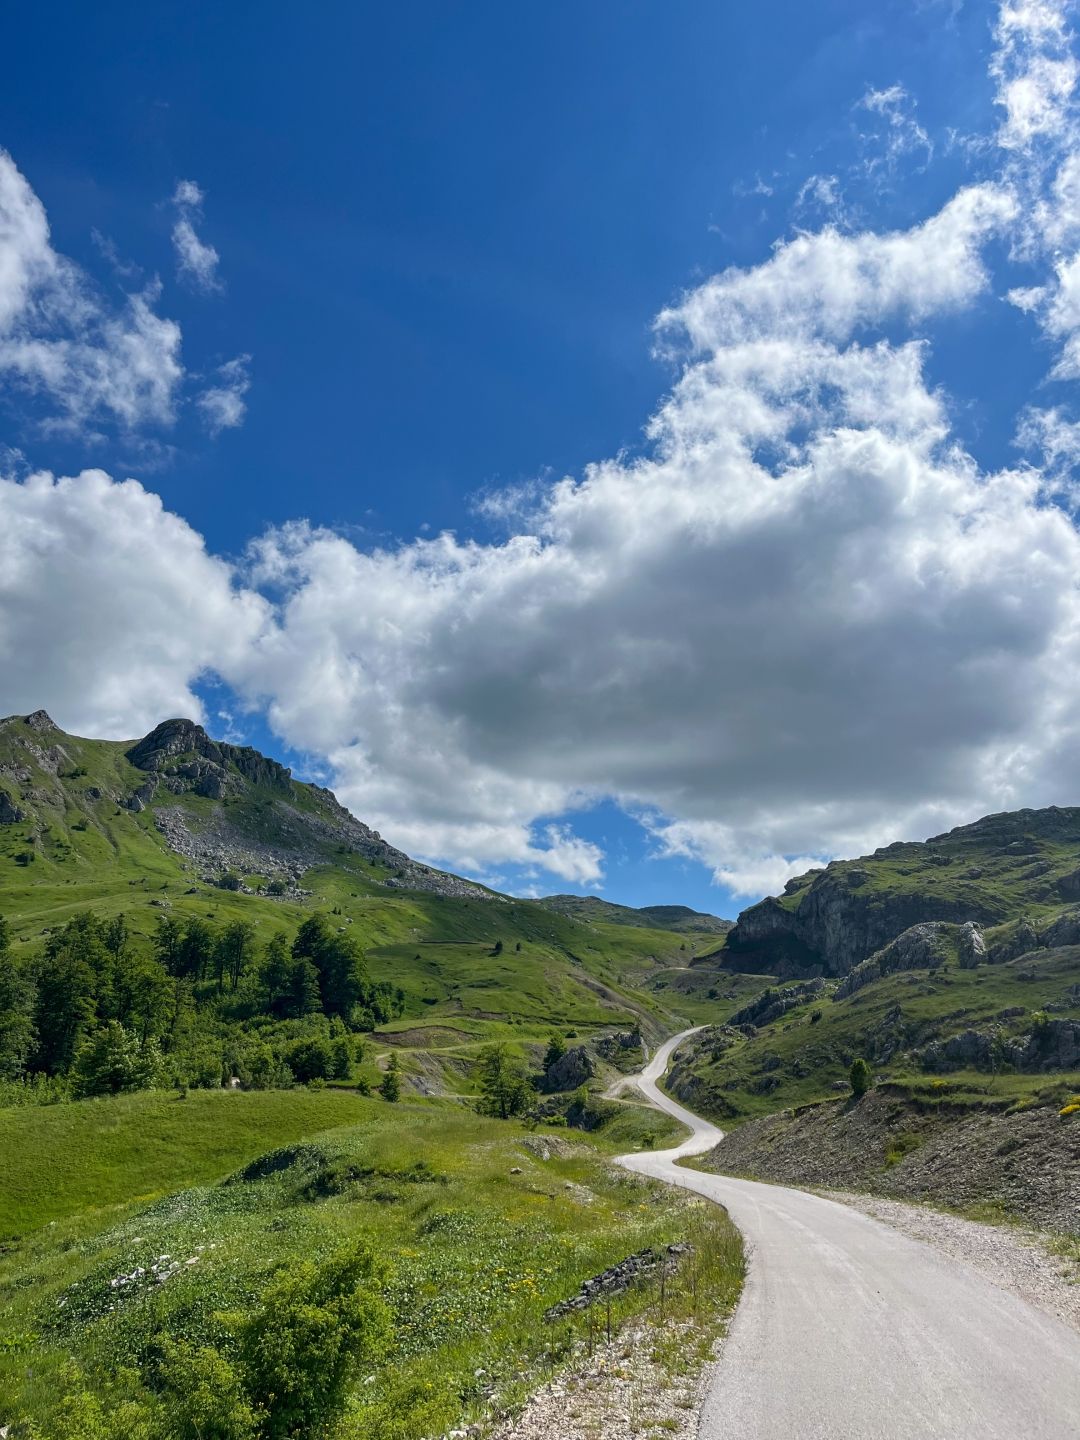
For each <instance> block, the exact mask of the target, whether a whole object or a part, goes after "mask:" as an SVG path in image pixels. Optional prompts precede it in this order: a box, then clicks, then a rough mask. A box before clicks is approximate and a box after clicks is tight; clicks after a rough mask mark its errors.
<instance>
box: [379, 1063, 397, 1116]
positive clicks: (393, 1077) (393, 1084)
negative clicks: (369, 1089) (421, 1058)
mask: <svg viewBox="0 0 1080 1440" xmlns="http://www.w3.org/2000/svg"><path fill="white" fill-rule="evenodd" d="M379 1094H380V1095H381V1096H382V1098H383V1099H384V1100H388V1101H389V1102H390V1104H391V1105H394V1104H396V1103H397V1102H398V1101H399V1100H400V1099H401V1069H400V1066H399V1065H398V1058H397V1056H396V1055H391V1056H390V1063H389V1065H387V1067H386V1074H385V1075H384V1076H383V1078H382V1084H381V1085H380V1086H379Z"/></svg>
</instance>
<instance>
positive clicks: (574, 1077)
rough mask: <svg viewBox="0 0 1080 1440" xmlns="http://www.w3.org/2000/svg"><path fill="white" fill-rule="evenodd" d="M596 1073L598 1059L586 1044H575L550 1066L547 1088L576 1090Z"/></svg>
mask: <svg viewBox="0 0 1080 1440" xmlns="http://www.w3.org/2000/svg"><path fill="white" fill-rule="evenodd" d="M595 1074H596V1061H595V1060H594V1059H593V1057H592V1056H591V1055H590V1054H589V1051H588V1049H587V1047H586V1046H584V1045H575V1046H573V1047H572V1048H571V1049H569V1050H567V1052H566V1054H565V1055H562V1056H560V1057H559V1059H558V1060H556V1061H555V1063H554V1065H551V1066H549V1068H548V1070H547V1073H546V1074H545V1076H544V1089H545V1090H549V1091H550V1090H576V1089H577V1088H578V1087H579V1086H581V1085H584V1084H585V1083H586V1082H587V1081H589V1080H591V1079H592V1077H593V1076H594V1075H595Z"/></svg>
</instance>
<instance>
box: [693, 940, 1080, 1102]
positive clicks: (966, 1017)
mask: <svg viewBox="0 0 1080 1440" xmlns="http://www.w3.org/2000/svg"><path fill="white" fill-rule="evenodd" d="M1078 974H1080V951H1078V950H1077V949H1076V948H1071V949H1061V950H1050V951H1034V952H1033V953H1031V954H1029V955H1025V956H1023V957H1022V958H1021V959H1019V960H1015V961H1010V962H1009V963H1007V964H1003V965H983V966H980V967H978V968H977V969H972V970H960V969H958V968H956V967H955V966H949V967H948V968H947V969H945V970H943V971H937V972H935V973H933V974H932V975H931V974H930V973H928V972H926V971H912V972H903V973H899V974H895V975H890V976H887V977H885V978H884V979H882V980H877V981H875V982H873V983H872V984H870V985H867V986H866V987H865V988H864V989H862V990H860V991H858V992H857V993H856V994H855V995H853V996H850V997H848V998H847V999H844V1000H839V1001H837V1000H834V999H833V998H832V996H831V995H830V994H825V995H822V996H818V997H816V998H815V999H812V1000H809V1001H807V1002H806V1003H805V1004H803V1005H801V1006H799V1007H798V1008H797V1009H794V1010H789V1011H788V1012H786V1013H785V1014H784V1015H783V1016H782V1017H781V1018H780V1019H779V1020H776V1021H774V1022H773V1023H772V1024H770V1025H766V1026H764V1027H762V1028H761V1029H760V1030H758V1031H757V1032H756V1033H755V1034H754V1035H753V1036H752V1037H750V1038H743V1037H741V1036H739V1037H732V1036H728V1037H727V1039H728V1040H730V1042H731V1043H730V1044H728V1045H727V1046H726V1047H725V1048H723V1049H716V1050H715V1051H714V1052H713V1053H710V1048H711V1043H712V1042H711V1041H709V1040H708V1039H706V1040H705V1041H704V1042H703V1043H702V1044H701V1045H700V1046H699V1047H698V1048H697V1049H696V1051H693V1050H688V1051H687V1052H684V1054H685V1055H686V1056H688V1057H689V1059H688V1060H687V1059H684V1060H683V1063H682V1064H681V1065H680V1067H679V1069H678V1070H677V1072H676V1073H675V1075H674V1076H673V1091H674V1093H678V1094H680V1095H682V1096H683V1097H684V1098H687V1099H690V1098H693V1100H694V1102H695V1103H696V1104H697V1105H698V1106H699V1107H700V1108H701V1109H702V1110H703V1112H704V1113H711V1114H713V1115H717V1116H721V1117H724V1118H726V1119H728V1120H729V1121H731V1120H735V1121H738V1120H740V1119H746V1118H749V1117H752V1116H757V1115H764V1114H767V1113H769V1112H771V1111H774V1110H779V1109H782V1108H784V1107H786V1106H790V1105H798V1104H804V1103H806V1102H808V1101H812V1100H819V1099H823V1098H826V1097H828V1096H830V1095H832V1094H833V1093H834V1085H836V1084H838V1083H843V1082H844V1081H845V1080H846V1077H847V1068H848V1066H849V1065H850V1062H851V1060H852V1059H853V1058H854V1057H855V1056H856V1055H862V1054H867V1053H872V1050H873V1037H875V1036H876V1035H879V1034H881V1033H882V1029H883V1026H884V1025H885V1021H886V1016H888V1015H889V1014H890V1012H892V1011H894V1010H895V1009H896V1007H899V1009H900V1019H899V1029H898V1030H897V1031H896V1033H898V1034H899V1035H900V1036H901V1044H902V1047H903V1048H909V1047H911V1046H914V1045H919V1044H923V1043H926V1042H927V1041H929V1040H931V1039H933V1038H934V1037H935V1036H938V1035H942V1034H945V1035H949V1034H955V1033H957V1032H959V1031H962V1030H965V1029H968V1028H972V1029H977V1028H980V1027H982V1028H986V1027H987V1026H988V1025H989V1024H991V1023H994V1024H999V1025H1001V1026H1002V1028H1004V1029H1005V1030H1006V1031H1007V1032H1009V1031H1011V1032H1013V1033H1021V1032H1024V1031H1027V1030H1030V1028H1031V1013H1032V1011H1035V1010H1039V1009H1041V1008H1043V1007H1044V1006H1045V1005H1046V1004H1048V1003H1050V1004H1053V1005H1055V1007H1056V1006H1058V1005H1060V1006H1061V1007H1062V1008H1061V1009H1060V1010H1058V1009H1056V1008H1055V1015H1057V1016H1060V1017H1061V1018H1080V996H1078V995H1077V993H1076V990H1075V986H1076V982H1077V976H1078ZM1027 977H1030V978H1027ZM1017 1007H1023V1011H1024V1013H1023V1014H1022V1015H1020V1016H1016V1017H1011V1018H1009V1019H1008V1020H999V1019H998V1017H999V1016H1000V1014H1001V1012H1002V1011H1003V1010H1006V1009H1012V1008H1017ZM815 1014H817V1015H818V1016H819V1018H818V1019H817V1020H816V1021H815V1020H814V1019H813V1016H814V1015H815ZM892 1029H894V1030H895V1029H896V1027H895V1026H893V1027H892ZM875 1070H877V1071H878V1072H880V1073H883V1074H887V1075H888V1076H889V1078H890V1079H893V1080H899V1081H903V1082H905V1083H910V1084H911V1085H912V1086H913V1087H915V1088H916V1089H918V1088H919V1087H923V1086H928V1085H931V1084H932V1083H933V1082H932V1080H931V1079H930V1077H928V1076H926V1075H925V1074H924V1073H923V1072H922V1071H917V1070H915V1069H914V1068H913V1067H912V1065H911V1064H910V1062H907V1061H904V1060H902V1059H897V1060H892V1061H890V1062H884V1061H883V1062H881V1063H879V1064H876V1065H875ZM945 1084H946V1085H947V1086H948V1088H949V1091H950V1093H953V1092H956V1093H957V1094H962V1095H971V1096H973V1097H982V1099H985V1098H986V1097H987V1096H992V1095H995V1094H997V1095H1001V1096H1003V1097H1014V1098H1019V1097H1021V1096H1025V1095H1032V1094H1035V1093H1037V1092H1038V1091H1039V1090H1041V1089H1045V1088H1046V1087H1047V1086H1050V1087H1051V1088H1053V1089H1054V1090H1055V1093H1056V1091H1057V1090H1059V1089H1068V1090H1070V1091H1075V1090H1078V1089H1080V1076H1075V1075H1074V1076H1068V1075H1062V1076H1058V1075H999V1076H993V1075H987V1074H975V1073H974V1072H973V1073H972V1074H971V1075H966V1076H964V1075H961V1076H958V1075H957V1074H956V1073H951V1074H950V1075H949V1077H948V1079H947V1080H946V1081H945Z"/></svg>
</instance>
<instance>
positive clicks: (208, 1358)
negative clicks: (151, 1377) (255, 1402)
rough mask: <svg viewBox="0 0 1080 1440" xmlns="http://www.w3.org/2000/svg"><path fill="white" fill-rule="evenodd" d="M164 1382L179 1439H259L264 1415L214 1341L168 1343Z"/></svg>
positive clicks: (165, 1354)
mask: <svg viewBox="0 0 1080 1440" xmlns="http://www.w3.org/2000/svg"><path fill="white" fill-rule="evenodd" d="M160 1374H161V1380H162V1383H163V1384H164V1386H165V1390H166V1392H167V1394H168V1402H169V1414H170V1416H171V1419H172V1428H171V1429H170V1432H169V1433H170V1435H171V1436H174V1437H175V1440H254V1437H255V1436H257V1435H258V1433H259V1426H258V1420H259V1416H258V1415H257V1413H256V1411H255V1410H254V1409H253V1408H252V1406H251V1404H250V1403H249V1401H248V1399H247V1397H246V1395H245V1394H244V1390H243V1386H242V1384H241V1380H240V1376H239V1375H238V1374H237V1373H236V1371H235V1369H234V1368H233V1367H232V1365H230V1363H229V1362H228V1360H226V1358H225V1357H224V1355H221V1354H220V1353H219V1352H218V1351H217V1350H214V1349H212V1348H211V1347H210V1346H209V1345H192V1344H189V1343H188V1342H186V1341H180V1342H174V1341H169V1340H166V1341H165V1342H164V1350H163V1358H162V1362H161V1370H160Z"/></svg>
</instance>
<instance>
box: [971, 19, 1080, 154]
mask: <svg viewBox="0 0 1080 1440" xmlns="http://www.w3.org/2000/svg"><path fill="white" fill-rule="evenodd" d="M1068 14H1069V4H1068V0H1012V3H1010V0H1006V3H1005V4H1003V5H1002V6H1001V8H1000V10H999V12H998V22H997V26H996V28H995V31H994V38H995V41H996V43H997V49H996V51H995V53H994V57H993V60H992V62H991V74H992V75H993V77H994V79H995V81H996V82H997V97H996V98H997V103H998V105H999V106H1001V108H1002V109H1003V110H1004V112H1005V117H1004V119H1003V121H1002V124H1001V127H1000V129H999V131H998V136H997V139H998V144H999V145H1001V146H1003V147H1004V148H1005V149H1007V150H1014V151H1024V150H1029V149H1030V148H1031V147H1032V145H1034V144H1035V143H1036V142H1037V141H1039V140H1047V139H1049V140H1054V139H1058V138H1060V137H1061V136H1063V135H1065V134H1066V133H1067V131H1068V129H1069V127H1070V125H1071V123H1072V117H1073V103H1074V92H1075V89H1076V81H1077V76H1078V73H1080V71H1078V66H1077V62H1076V57H1075V56H1074V55H1073V53H1072V50H1071V48H1070V41H1071V39H1072V36H1071V32H1070V30H1069V26H1068Z"/></svg>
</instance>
